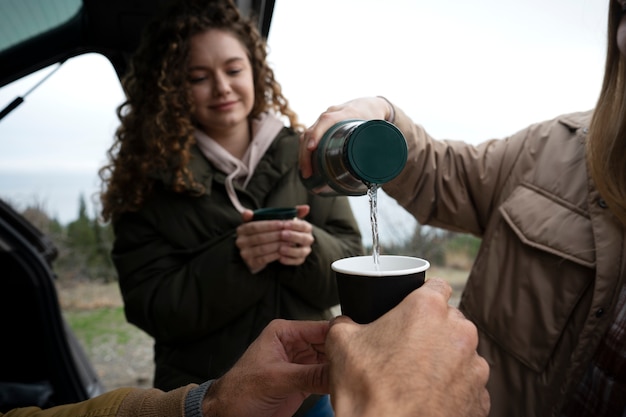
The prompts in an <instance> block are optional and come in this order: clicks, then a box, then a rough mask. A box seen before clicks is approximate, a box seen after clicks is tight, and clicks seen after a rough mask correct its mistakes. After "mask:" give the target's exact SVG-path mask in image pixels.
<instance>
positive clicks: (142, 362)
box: [59, 266, 468, 390]
mask: <svg viewBox="0 0 626 417" xmlns="http://www.w3.org/2000/svg"><path fill="white" fill-rule="evenodd" d="M467 275H468V271H465V270H458V269H450V268H438V267H434V266H433V267H431V268H430V269H429V270H428V271H427V274H426V276H427V277H439V278H443V279H445V280H447V281H448V282H449V283H450V284H451V286H452V288H453V290H454V292H453V295H452V298H451V299H450V304H451V305H454V306H456V305H458V302H459V297H460V294H461V291H462V290H463V287H464V286H465V281H466V279H467ZM59 300H60V302H61V306H62V309H63V310H66V309H71V310H86V309H98V308H106V307H121V306H122V298H121V295H120V292H119V287H118V285H117V283H110V284H81V285H73V286H70V287H68V286H63V287H59ZM333 311H334V312H335V313H336V314H339V311H340V310H339V308H338V307H337V308H335V309H333ZM119 326H122V327H123V329H124V330H125V333H126V334H128V335H130V337H129V339H128V340H125V342H124V343H120V342H119V341H118V340H117V339H116V338H112V337H106V336H103V337H102V338H101V339H99V340H97V341H96V342H95V343H92V345H93V348H92V349H91V350H88V351H87V352H86V353H87V356H89V358H90V359H91V361H92V364H93V365H94V368H95V369H96V372H98V374H99V375H100V378H101V380H102V383H103V384H104V386H105V388H106V389H107V390H110V389H114V388H118V387H125V386H136V387H151V386H152V378H153V372H154V363H153V342H152V338H151V337H150V336H148V335H147V334H146V333H144V332H143V331H141V330H139V329H138V328H137V327H135V326H133V325H131V324H129V323H120V324H119Z"/></svg>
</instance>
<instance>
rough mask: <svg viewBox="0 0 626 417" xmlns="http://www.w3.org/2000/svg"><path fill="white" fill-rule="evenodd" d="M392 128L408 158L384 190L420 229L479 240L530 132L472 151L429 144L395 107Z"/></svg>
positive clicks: (462, 146)
mask: <svg viewBox="0 0 626 417" xmlns="http://www.w3.org/2000/svg"><path fill="white" fill-rule="evenodd" d="M394 123H395V124H396V126H397V127H398V128H399V129H400V130H401V131H402V133H403V134H404V135H405V138H406V140H407V144H408V147H409V155H408V160H407V164H406V167H405V168H404V170H403V171H402V172H401V173H400V175H399V176H398V177H396V178H395V179H393V180H392V181H390V182H389V183H387V184H385V185H384V186H383V190H384V191H385V192H386V193H387V194H389V195H390V196H391V197H393V198H394V199H395V200H396V201H398V203H399V204H400V205H401V206H402V207H404V208H405V209H406V210H407V211H408V212H410V213H411V214H413V216H415V218H416V219H417V221H418V222H419V223H420V224H429V225H431V226H436V227H442V228H446V229H449V230H455V231H459V232H465V233H472V234H474V235H477V236H482V234H483V232H484V230H485V227H486V225H487V222H488V219H489V217H490V215H491V212H492V211H493V210H494V209H496V208H497V205H496V201H495V199H497V196H498V195H499V193H500V189H501V187H502V186H503V185H504V183H505V181H506V179H507V178H508V176H509V174H510V172H511V170H512V169H513V167H514V165H515V161H516V159H517V158H518V156H519V154H520V150H521V149H522V147H523V146H524V142H525V138H526V137H527V136H528V135H529V134H530V132H531V131H532V129H533V127H530V128H529V129H525V130H522V131H520V132H518V133H517V134H515V135H513V136H511V137H509V138H506V139H492V140H488V141H485V142H483V143H481V144H479V145H477V146H474V145H471V144H468V143H465V142H461V141H451V140H435V139H433V138H432V137H431V136H430V135H428V133H427V132H426V131H425V130H424V129H423V128H422V127H421V126H420V125H418V124H415V123H414V122H413V121H412V120H411V119H410V118H409V117H408V116H407V115H406V114H405V113H404V112H403V111H402V110H401V109H399V108H397V107H396V118H395V122H394Z"/></svg>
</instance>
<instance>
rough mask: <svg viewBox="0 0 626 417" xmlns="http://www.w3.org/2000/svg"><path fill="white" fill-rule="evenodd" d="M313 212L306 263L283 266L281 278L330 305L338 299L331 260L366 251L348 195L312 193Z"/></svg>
mask: <svg viewBox="0 0 626 417" xmlns="http://www.w3.org/2000/svg"><path fill="white" fill-rule="evenodd" d="M308 203H309V205H310V206H311V211H310V215H309V217H308V218H307V220H308V221H309V222H310V223H311V224H312V225H313V237H314V239H315V242H314V243H313V246H312V251H311V254H310V255H309V256H308V257H307V260H306V261H305V263H304V264H303V265H301V266H298V267H296V268H293V270H291V269H286V268H281V269H280V271H279V280H280V282H281V284H282V285H284V286H285V287H287V288H289V289H290V290H291V291H293V292H294V293H295V294H297V295H298V296H299V297H300V298H301V299H303V300H304V301H306V302H307V303H309V304H310V305H311V306H313V307H315V308H319V309H327V308H330V307H332V306H334V305H336V304H338V303H339V297H338V295H337V284H336V281H335V276H334V273H333V272H332V270H331V269H330V264H331V263H332V262H333V261H335V260H337V259H340V258H344V257H348V256H358V255H363V246H362V240H361V233H360V230H359V227H358V224H357V222H356V220H355V218H354V214H353V212H352V209H351V207H350V202H349V201H348V199H347V198H346V197H320V196H317V195H313V194H310V196H309V201H308Z"/></svg>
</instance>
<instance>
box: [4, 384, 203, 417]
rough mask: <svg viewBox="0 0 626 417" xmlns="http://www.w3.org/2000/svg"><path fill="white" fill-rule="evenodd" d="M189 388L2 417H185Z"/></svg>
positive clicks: (123, 393)
mask: <svg viewBox="0 0 626 417" xmlns="http://www.w3.org/2000/svg"><path fill="white" fill-rule="evenodd" d="M195 386H196V385H195V384H190V385H188V386H186V387H183V388H178V389H175V390H172V391H169V392H163V391H160V390H158V389H141V388H119V389H116V390H113V391H109V392H107V393H104V394H101V395H99V396H97V397H95V398H91V399H89V400H86V401H82V402H79V403H74V404H66V405H60V406H56V407H52V408H47V409H45V410H42V409H40V408H37V407H25V408H17V409H14V410H11V411H9V412H8V413H6V414H1V413H0V416H4V417H95V416H97V417H165V416H168V417H185V414H184V405H185V397H186V396H187V394H188V393H189V392H190V391H191V390H192V388H194V387H195Z"/></svg>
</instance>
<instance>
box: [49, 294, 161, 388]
mask: <svg viewBox="0 0 626 417" xmlns="http://www.w3.org/2000/svg"><path fill="white" fill-rule="evenodd" d="M58 290H59V302H60V303H61V308H62V310H63V311H67V310H73V311H85V310H93V309H102V308H110V307H122V297H121V294H120V291H119V287H118V285H117V283H110V284H100V283H90V284H79V285H72V286H58ZM117 326H118V327H119V329H116V330H120V331H122V332H123V333H124V334H125V335H128V338H127V339H126V338H125V339H124V341H123V342H120V341H119V340H118V339H117V337H115V335H114V334H112V335H106V334H105V335H102V336H101V337H99V338H98V339H97V340H94V341H93V342H92V343H91V345H92V347H91V349H90V348H89V347H87V346H85V353H86V354H87V356H88V357H89V359H90V360H91V363H92V365H93V366H94V368H95V370H96V372H97V373H98V375H99V376H100V379H101V381H102V383H103V385H104V387H105V389H107V390H111V389H115V388H120V387H145V388H149V387H152V378H153V372H154V363H153V350H152V347H153V343H152V338H151V337H150V336H149V335H147V334H146V333H144V332H143V331H142V330H140V329H138V328H137V327H135V326H134V325H132V324H130V323H128V322H125V321H123V322H121V323H118V324H117Z"/></svg>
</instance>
